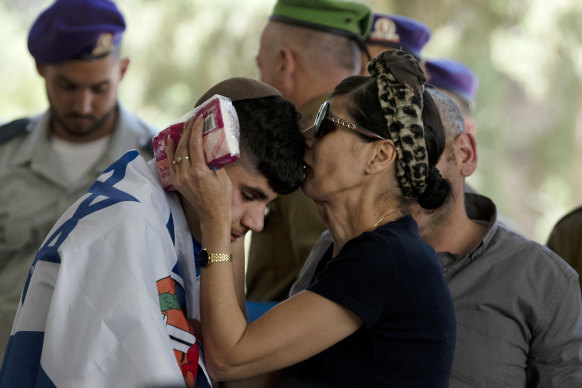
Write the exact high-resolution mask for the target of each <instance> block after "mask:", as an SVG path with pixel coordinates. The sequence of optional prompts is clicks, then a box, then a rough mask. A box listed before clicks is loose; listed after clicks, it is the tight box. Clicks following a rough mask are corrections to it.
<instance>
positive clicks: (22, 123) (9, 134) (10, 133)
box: [0, 118, 30, 144]
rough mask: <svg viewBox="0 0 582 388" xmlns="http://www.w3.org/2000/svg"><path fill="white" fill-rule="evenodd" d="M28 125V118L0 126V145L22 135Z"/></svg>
mask: <svg viewBox="0 0 582 388" xmlns="http://www.w3.org/2000/svg"><path fill="white" fill-rule="evenodd" d="M29 123H30V119H29V118H23V119H17V120H14V121H11V122H9V123H7V124H4V125H0V144H2V143H5V142H7V141H8V140H10V139H12V138H14V137H16V136H18V135H20V134H21V133H24V132H25V131H26V127H27V126H28V124H29Z"/></svg>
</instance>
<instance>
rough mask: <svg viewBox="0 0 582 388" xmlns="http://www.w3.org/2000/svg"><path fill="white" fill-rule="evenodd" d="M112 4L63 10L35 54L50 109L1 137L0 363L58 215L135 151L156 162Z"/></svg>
mask: <svg viewBox="0 0 582 388" xmlns="http://www.w3.org/2000/svg"><path fill="white" fill-rule="evenodd" d="M124 31H125V21H124V18H123V15H122V14H121V13H120V11H119V10H118V9H117V7H116V6H115V4H114V3H112V2H111V1H109V0H77V1H71V0H58V1H56V2H54V3H53V4H52V5H51V6H50V7H48V8H47V9H46V10H45V11H44V12H42V14H41V15H40V16H39V17H38V18H37V19H36V21H35V22H34V24H33V26H32V28H31V29H30V33H29V36H28V48H29V51H30V54H31V55H32V57H33V58H34V60H35V62H36V68H37V70H38V73H39V74H40V76H41V77H43V79H44V82H45V87H46V94H47V97H48V103H49V109H48V110H47V111H46V112H45V113H43V114H40V115H38V116H36V117H32V118H25V119H19V120H15V121H13V122H11V123H8V124H6V125H4V126H2V127H0V180H1V181H2V182H3V184H2V185H1V186H0V263H1V265H0V360H1V357H2V355H3V354H4V350H5V347H6V344H7V342H8V337H9V336H10V328H11V327H12V321H13V320H14V315H15V313H16V309H17V306H18V301H19V300H20V293H21V291H22V288H23V286H24V281H25V280H26V277H27V273H28V270H29V268H30V265H31V263H32V260H33V259H34V255H35V253H36V250H37V249H38V247H39V246H40V245H41V243H42V241H43V240H44V238H45V237H46V235H47V233H48V232H49V230H50V229H51V227H52V226H53V225H54V223H55V222H56V220H57V219H58V218H59V217H60V215H61V214H62V213H63V212H64V211H65V210H66V209H67V208H68V207H69V206H70V205H71V204H72V203H73V202H74V201H76V200H77V198H79V197H80V196H81V195H82V194H83V193H84V192H86V191H87V189H88V188H89V186H90V185H91V184H92V183H93V181H95V178H97V177H98V176H99V174H101V172H103V170H104V169H105V168H107V166H109V165H110V164H111V163H113V162H114V161H115V160H116V159H117V158H119V157H120V156H121V155H123V154H124V153H125V152H126V151H127V150H129V149H137V150H138V151H139V152H140V153H141V154H143V155H144V156H147V157H148V158H149V157H151V156H152V153H151V137H152V136H153V135H154V134H155V133H156V131H155V130H154V128H152V127H151V126H149V125H148V124H146V123H144V122H143V121H142V120H141V119H139V118H138V117H137V116H136V115H135V114H133V113H131V112H129V111H128V110H126V109H125V108H124V107H123V106H122V105H121V104H120V103H119V102H118V93H117V92H118V87H119V85H120V83H121V81H122V79H123V77H124V75H125V73H126V71H127V69H128V66H129V59H128V58H124V57H122V55H121V52H120V50H121V48H120V45H121V40H122V35H123V33H124Z"/></svg>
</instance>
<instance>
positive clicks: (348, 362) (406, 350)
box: [293, 216, 456, 388]
mask: <svg viewBox="0 0 582 388" xmlns="http://www.w3.org/2000/svg"><path fill="white" fill-rule="evenodd" d="M331 252H332V248H330V249H329V250H328V251H327V253H326V255H325V256H324V258H323V260H322V261H321V262H320V265H319V267H318V270H317V271H316V273H315V275H314V279H313V280H312V283H311V284H310V285H309V287H308V288H307V289H308V290H310V291H313V292H315V293H317V294H319V295H321V296H323V297H325V298H328V299H330V300H332V301H334V302H336V303H338V304H340V305H342V306H344V307H346V308H347V309H349V310H350V311H352V312H353V313H355V314H356V315H358V316H359V317H360V318H361V319H362V321H363V322H364V325H363V327H362V328H360V329H359V330H358V331H356V332H355V333H354V334H352V335H350V336H349V337H347V338H345V339H344V340H342V341H340V342H338V343H337V344H335V345H334V346H332V347H331V348H329V349H327V350H325V351H323V352H321V353H320V354H318V355H316V356H314V357H312V358H310V359H308V360H305V361H303V362H302V363H300V364H298V365H297V366H296V367H294V369H293V372H294V374H295V376H300V378H301V379H305V381H306V382H310V384H309V385H308V386H326V387H328V386H329V387H430V388H438V387H447V386H448V382H449V374H450V371H451V366H452V362H453V353H454V348H455V334H456V326H455V313H454V306H453V302H452V299H451V295H450V293H449V289H448V287H447V284H446V281H445V279H444V276H443V273H442V269H441V266H440V264H439V262H438V260H437V256H436V253H435V251H434V249H433V248H432V247H431V246H429V245H428V244H425V243H424V242H423V241H422V240H421V239H420V236H419V234H418V228H417V225H416V223H415V221H414V220H413V219H412V217H410V216H406V217H403V218H401V219H399V220H397V221H395V222H390V223H388V224H386V225H383V226H380V227H378V228H377V229H376V230H374V231H371V232H365V233H363V234H362V235H360V236H358V237H356V238H354V239H352V240H350V241H349V242H348V243H346V244H345V246H344V247H343V248H342V250H341V251H340V252H339V253H338V255H337V257H336V258H335V259H333V260H332V257H331Z"/></svg>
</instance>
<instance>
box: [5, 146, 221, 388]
mask: <svg viewBox="0 0 582 388" xmlns="http://www.w3.org/2000/svg"><path fill="white" fill-rule="evenodd" d="M199 250H200V246H199V244H197V243H196V241H194V239H193V238H192V236H191V234H190V230H189V229H188V226H187V223H186V219H185V216H184V212H183V210H182V207H181V206H180V203H179V200H178V198H177V196H176V195H175V193H167V192H165V191H164V190H163V189H162V188H161V186H160V184H159V181H158V175H157V170H156V166H155V161H154V160H151V161H150V162H148V163H146V162H145V160H143V158H142V157H141V156H139V155H138V153H137V152H136V151H129V152H127V153H126V154H125V155H124V156H123V157H121V158H120V159H119V160H118V161H117V162H115V163H114V164H113V165H111V166H110V167H109V168H108V169H107V170H105V171H104V173H103V174H102V175H101V176H100V177H99V178H98V179H97V181H96V182H95V183H94V184H93V186H92V187H91V188H90V189H89V191H88V192H87V194H86V195H85V196H83V197H82V198H80V199H79V200H78V201H77V202H76V203H75V204H74V205H73V206H72V207H71V208H69V210H67V212H66V213H65V214H64V215H63V216H62V217H61V218H60V220H59V221H58V222H57V223H56V225H55V226H54V227H53V229H52V231H51V232H50V233H49V235H48V236H47V238H46V240H45V242H44V243H43V246H42V247H41V248H40V250H39V251H38V254H37V256H36V258H35V260H34V264H33V266H32V269H31V271H30V274H29V276H28V279H27V281H26V286H25V288H24V290H23V293H22V298H21V303H20V306H19V308H18V312H17V315H16V319H15V321H14V325H13V328H12V333H11V337H10V342H9V344H8V348H7V350H6V353H5V356H4V363H3V365H2V370H1V372H0V387H91V388H93V387H174V386H176V387H177V386H185V385H186V386H189V387H194V386H195V387H210V386H211V384H210V380H209V378H208V374H207V372H206V368H205V367H204V360H203V356H202V349H201V346H200V344H199V342H198V341H197V338H196V336H195V333H194V331H193V329H192V328H191V326H190V325H189V323H188V320H187V317H186V315H185V311H187V312H188V318H197V319H199V318H200V308H199V281H200V277H199V274H200V269H199V267H198V264H197V262H196V260H195V257H197V251H199Z"/></svg>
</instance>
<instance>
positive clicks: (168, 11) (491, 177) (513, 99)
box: [0, 0, 582, 243]
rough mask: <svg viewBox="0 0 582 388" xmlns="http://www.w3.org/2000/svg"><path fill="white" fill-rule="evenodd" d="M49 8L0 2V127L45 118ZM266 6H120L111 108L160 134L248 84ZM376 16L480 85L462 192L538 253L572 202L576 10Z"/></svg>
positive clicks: (494, 4) (581, 119) (474, 8)
mask: <svg viewBox="0 0 582 388" xmlns="http://www.w3.org/2000/svg"><path fill="white" fill-rule="evenodd" d="M48 3H49V2H47V1H44V0H42V1H41V0H27V1H25V2H23V1H20V0H0V36H1V38H0V39H1V41H0V43H1V46H0V63H1V65H0V85H1V90H2V93H0V122H2V121H8V120H11V119H13V118H17V117H21V116H23V115H32V114H35V113H37V112H40V111H42V110H44V109H46V106H47V103H46V99H45V92H44V86H43V82H42V79H41V78H40V77H39V76H38V75H37V74H36V72H35V68H34V63H33V61H32V59H31V58H30V56H29V54H28V51H27V49H26V35H27V32H28V28H29V27H30V25H31V23H32V21H33V19H34V18H35V17H36V15H37V14H38V13H39V12H40V10H41V9H43V8H44V7H45V6H46V5H48ZM273 4H274V0H245V1H239V2H236V1H231V0H212V1H204V0H172V1H161V0H119V1H118V5H119V7H120V9H121V10H122V11H123V12H124V14H125V16H126V19H127V23H128V30H127V32H126V34H125V38H124V52H125V54H126V55H128V56H129V57H130V58H131V61H132V62H131V66H130V69H129V71H128V73H127V75H126V78H125V79H124V81H123V83H122V86H121V90H120V96H121V97H120V98H121V100H122V101H123V102H124V104H125V105H126V106H127V107H129V108H130V109H132V110H134V111H136V112H137V113H138V114H140V115H141V116H142V117H143V118H145V119H146V120H147V121H149V122H151V123H152V124H154V125H155V126H157V127H158V128H160V129H162V128H164V127H165V126H166V125H167V124H168V123H170V122H171V121H173V120H174V119H175V118H176V117H178V116H180V115H182V114H183V113H185V112H186V111H188V110H189V109H190V108H191V107H192V105H193V104H194V102H195V101H196V99H197V98H198V96H200V95H201V94H202V93H203V92H204V91H205V90H206V89H208V88H209V87H210V86H211V85H213V84H215V83H216V82H218V81H220V80H223V79H225V78H228V77H232V76H248V77H254V78H256V77H258V71H257V69H256V65H255V55H256V53H257V50H258V42H259V36H260V33H261V31H262V29H263V26H264V25H265V23H266V20H267V17H268V15H269V14H270V12H271V10H272V7H273ZM368 4H370V5H371V6H372V7H373V8H374V9H375V10H377V11H380V12H385V13H395V14H401V15H405V16H408V17H412V18H415V19H417V20H420V21H422V22H424V23H425V24H427V25H428V26H429V27H430V28H431V30H432V32H433V34H432V39H431V41H430V42H429V43H428V45H427V46H426V47H425V50H424V53H423V54H424V56H425V57H427V58H436V57H449V58H453V59H456V60H459V61H461V62H464V63H466V64H467V65H469V66H470V67H471V68H473V70H474V71H475V72H476V73H477V74H478V75H479V78H480V89H479V93H478V103H477V107H476V109H475V112H474V116H475V120H476V123H477V141H478V152H479V161H480V163H479V168H478V169H477V172H476V173H475V174H474V175H473V176H472V177H471V178H470V179H469V182H470V183H471V184H472V185H473V186H474V187H475V188H476V189H477V190H479V191H481V192H483V193H485V194H487V195H489V196H490V197H492V198H493V199H494V200H495V202H496V203H497V205H498V207H499V210H500V211H501V213H502V214H503V215H504V216H506V217H507V218H509V219H511V220H513V221H514V222H515V227H516V228H518V229H519V230H520V231H521V232H522V233H524V234H525V235H526V236H528V237H530V238H533V239H535V240H537V241H539V242H542V243H544V242H545V240H546V238H547V235H548V233H549V230H550V228H551V227H552V225H553V223H554V222H555V221H556V220H557V219H558V218H559V217H560V216H561V215H562V214H564V213H565V212H566V211H567V210H568V209H569V208H571V207H574V206H575V205H577V204H579V203H582V195H581V194H582V177H581V175H582V174H581V173H580V172H578V170H577V167H582V152H581V151H582V23H580V20H582V2H581V1H579V0H553V1H551V2H550V1H547V0H479V1H477V0H464V1H461V0H442V1H439V2H428V1H422V0H408V1H396V0H382V1H380V0H370V1H368Z"/></svg>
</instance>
